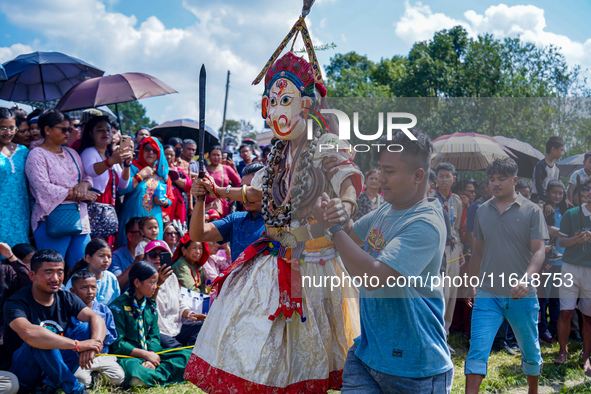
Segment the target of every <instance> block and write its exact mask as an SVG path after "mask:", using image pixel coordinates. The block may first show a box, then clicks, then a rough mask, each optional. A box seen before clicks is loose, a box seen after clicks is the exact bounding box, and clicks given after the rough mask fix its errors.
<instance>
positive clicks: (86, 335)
mask: <svg viewBox="0 0 591 394" xmlns="http://www.w3.org/2000/svg"><path fill="white" fill-rule="evenodd" d="M103 242H104V241H103ZM70 281H71V283H72V287H71V288H70V291H71V292H72V293H74V294H76V295H77V296H78V297H80V299H81V300H82V301H83V302H84V303H85V304H86V305H87V306H88V307H89V308H90V309H92V310H93V311H95V312H96V313H98V315H99V316H100V317H102V318H103V320H104V321H105V325H106V326H107V335H106V336H105V340H104V341H103V345H105V346H104V347H103V350H102V351H101V353H103V354H107V353H109V346H108V345H111V344H112V343H113V342H115V340H116V339H117V330H116V329H115V322H114V321H113V314H112V313H111V310H110V309H109V308H108V307H107V306H106V305H104V304H102V303H100V302H98V301H96V300H95V297H96V294H97V280H96V276H95V275H94V273H92V271H89V270H81V271H78V272H76V273H74V275H72V278H71V279H70ZM68 330H69V331H68V334H67V335H68V336H69V337H70V338H72V339H77V340H80V341H84V340H87V339H90V329H89V327H88V323H83V322H81V321H79V320H78V319H76V318H74V317H72V328H69V329H68ZM70 353H71V354H70ZM66 357H77V355H76V354H75V353H74V352H73V351H68V355H67V356H66V355H64V359H65V358H66ZM96 374H98V375H104V376H106V377H107V379H108V380H109V383H110V384H112V385H114V386H119V385H121V384H123V381H124V380H125V372H123V368H121V366H120V365H119V364H118V363H117V358H116V357H114V356H95V357H94V359H93V360H92V364H91V367H90V368H89V369H83V368H81V367H80V368H78V369H77V370H76V372H75V373H74V376H76V378H77V379H78V381H79V382H80V383H82V384H83V385H84V386H85V387H86V388H89V387H90V386H92V377H93V375H96Z"/></svg>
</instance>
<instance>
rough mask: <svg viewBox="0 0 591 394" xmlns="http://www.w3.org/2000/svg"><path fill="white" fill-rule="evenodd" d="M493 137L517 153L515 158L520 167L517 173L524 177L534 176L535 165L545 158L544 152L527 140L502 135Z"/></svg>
mask: <svg viewBox="0 0 591 394" xmlns="http://www.w3.org/2000/svg"><path fill="white" fill-rule="evenodd" d="M493 138H494V139H495V141H497V142H498V143H499V144H501V145H503V146H504V147H505V148H507V149H508V150H510V151H511V153H513V155H515V157H513V160H515V161H516V162H517V167H518V168H519V169H518V171H517V175H518V176H520V177H524V178H532V177H533V174H534V167H535V166H536V164H537V163H538V162H539V161H540V160H542V159H543V158H544V154H543V153H542V152H540V151H539V150H537V149H536V148H534V147H533V146H531V145H530V144H528V143H527V142H522V141H519V140H517V139H515V138H507V137H503V136H500V135H495V136H494V137H493Z"/></svg>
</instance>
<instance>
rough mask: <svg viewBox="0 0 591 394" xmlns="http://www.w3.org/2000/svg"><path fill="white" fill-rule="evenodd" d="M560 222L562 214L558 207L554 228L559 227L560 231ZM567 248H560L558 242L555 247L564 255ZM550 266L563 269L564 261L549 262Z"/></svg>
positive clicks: (555, 212) (555, 213)
mask: <svg viewBox="0 0 591 394" xmlns="http://www.w3.org/2000/svg"><path fill="white" fill-rule="evenodd" d="M560 222H562V212H560V207H556V209H555V210H554V227H558V229H560ZM565 249H566V248H564V247H560V246H558V242H556V245H555V246H554V250H556V251H557V252H558V253H560V254H564V250H565ZM548 264H550V265H556V266H560V267H562V260H558V261H552V262H548Z"/></svg>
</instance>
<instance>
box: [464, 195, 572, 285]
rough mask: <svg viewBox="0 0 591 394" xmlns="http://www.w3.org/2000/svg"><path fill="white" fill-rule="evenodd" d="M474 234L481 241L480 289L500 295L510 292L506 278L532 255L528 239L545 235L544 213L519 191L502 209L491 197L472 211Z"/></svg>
mask: <svg viewBox="0 0 591 394" xmlns="http://www.w3.org/2000/svg"><path fill="white" fill-rule="evenodd" d="M563 220H564V219H563ZM474 237H475V238H476V239H479V240H482V241H484V245H483V250H482V262H481V265H480V275H481V278H482V283H481V284H480V288H481V289H482V290H484V291H487V292H490V293H494V294H498V295H501V296H508V295H509V294H510V293H511V289H512V287H511V286H510V285H509V278H511V277H514V278H519V279H521V278H522V277H523V275H524V274H525V271H526V270H527V267H528V266H529V262H530V260H531V258H532V255H533V253H532V250H531V243H530V241H531V240H534V239H548V238H549V236H548V228H547V226H546V221H545V220H544V213H543V212H542V210H541V209H540V207H539V206H537V205H536V204H534V203H533V202H531V201H529V200H527V199H525V198H524V197H523V196H522V195H521V194H517V198H516V199H515V201H514V202H513V203H512V204H511V205H509V206H508V207H507V208H506V209H505V211H504V212H499V211H498V209H497V206H496V205H495V203H494V199H492V198H491V199H490V200H488V201H486V202H485V203H483V204H482V205H481V206H480V207H479V208H478V211H476V221H475V223H474ZM529 291H530V292H535V291H536V289H535V288H534V287H533V286H531V287H530V290H529Z"/></svg>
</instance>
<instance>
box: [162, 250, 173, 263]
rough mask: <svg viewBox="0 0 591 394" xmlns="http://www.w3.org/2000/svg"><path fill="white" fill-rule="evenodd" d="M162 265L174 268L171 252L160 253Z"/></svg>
mask: <svg viewBox="0 0 591 394" xmlns="http://www.w3.org/2000/svg"><path fill="white" fill-rule="evenodd" d="M160 265H165V266H166V265H168V266H172V255H171V254H170V252H162V253H160Z"/></svg>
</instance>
